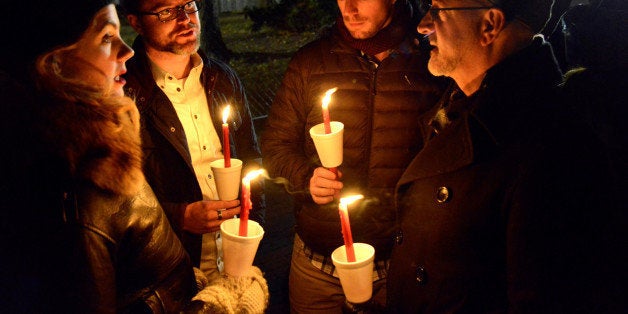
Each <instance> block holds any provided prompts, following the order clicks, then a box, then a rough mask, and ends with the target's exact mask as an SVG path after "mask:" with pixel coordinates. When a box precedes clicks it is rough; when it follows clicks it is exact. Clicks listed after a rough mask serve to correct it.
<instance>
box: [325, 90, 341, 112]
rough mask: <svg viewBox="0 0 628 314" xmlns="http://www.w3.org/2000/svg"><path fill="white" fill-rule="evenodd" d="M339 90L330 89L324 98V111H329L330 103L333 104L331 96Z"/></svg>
mask: <svg viewBox="0 0 628 314" xmlns="http://www.w3.org/2000/svg"><path fill="white" fill-rule="evenodd" d="M337 90H338V87H334V88H332V89H328V90H327V91H326V92H325V96H324V97H323V109H327V107H328V106H329V103H330V102H331V94H333V93H335V92H336V91H337Z"/></svg>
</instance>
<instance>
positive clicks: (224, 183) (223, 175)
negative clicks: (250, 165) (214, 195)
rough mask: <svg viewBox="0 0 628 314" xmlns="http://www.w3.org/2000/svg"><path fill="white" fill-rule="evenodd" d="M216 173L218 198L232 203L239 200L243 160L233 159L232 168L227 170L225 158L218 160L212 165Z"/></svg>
mask: <svg viewBox="0 0 628 314" xmlns="http://www.w3.org/2000/svg"><path fill="white" fill-rule="evenodd" d="M209 165H210V167H211V168H212V172H213V173H214V181H215V182H216V190H218V198H220V199H221V200H223V201H231V200H235V199H237V198H238V194H239V193H240V182H241V180H240V179H241V176H242V160H240V159H235V158H231V167H228V168H225V160H224V158H221V159H216V160H214V161H212V162H211V163H210V164H209Z"/></svg>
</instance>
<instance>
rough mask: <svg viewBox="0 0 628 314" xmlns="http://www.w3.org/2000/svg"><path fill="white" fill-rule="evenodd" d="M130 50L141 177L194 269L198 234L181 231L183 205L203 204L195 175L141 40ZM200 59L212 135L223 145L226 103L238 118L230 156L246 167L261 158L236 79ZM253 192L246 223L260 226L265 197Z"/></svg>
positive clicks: (129, 89)
mask: <svg viewBox="0 0 628 314" xmlns="http://www.w3.org/2000/svg"><path fill="white" fill-rule="evenodd" d="M133 50H135V56H134V57H133V58H132V59H131V60H129V61H128V62H127V68H128V73H127V75H126V78H127V84H126V86H125V89H126V92H127V94H128V95H130V96H132V97H134V98H135V99H136V102H137V107H138V109H139V111H140V115H141V136H142V149H143V150H144V173H145V175H146V179H147V180H148V182H149V183H150V185H151V187H152V188H153V190H154V191H155V194H156V195H157V199H159V202H160V203H161V205H162V206H163V208H164V210H165V211H166V214H167V215H168V218H169V220H170V222H171V224H172V225H173V228H174V229H175V231H176V232H177V234H178V235H179V237H180V238H181V241H182V242H183V244H184V246H185V248H186V249H187V250H188V253H189V254H190V257H191V258H192V261H193V262H194V265H197V266H198V265H199V264H200V254H201V235H198V234H192V233H190V232H187V231H184V230H183V229H182V228H183V214H184V211H185V206H187V204H189V203H193V202H196V201H201V200H202V199H203V195H202V193H201V187H200V186H199V184H198V181H197V178H196V175H195V174H194V168H193V167H192V159H191V156H190V152H189V150H188V145H187V140H186V138H185V132H184V130H183V125H181V122H180V121H179V118H178V116H177V113H176V111H175V110H174V107H173V106H172V103H171V102H170V100H169V99H168V97H167V96H166V94H165V93H164V92H163V91H162V90H161V89H160V88H159V87H158V86H157V84H156V83H155V80H154V79H153V74H152V72H151V68H150V60H149V59H148V57H147V55H146V52H145V48H144V44H143V42H142V39H141V38H140V37H138V38H137V39H136V40H135V43H134V44H133ZM201 57H202V58H203V63H204V65H203V70H202V73H201V83H202V84H203V86H204V87H205V93H206V96H207V102H208V104H209V112H210V114H211V117H212V119H213V123H214V127H215V129H216V132H217V134H219V138H220V140H221V141H222V136H220V134H222V127H221V125H222V110H223V108H224V106H226V105H227V104H230V105H231V116H232V117H236V118H235V119H234V120H235V121H234V122H233V123H230V125H229V129H230V132H229V135H230V142H231V156H232V158H238V159H240V160H242V161H243V162H244V163H245V165H246V164H247V163H248V164H250V163H252V162H254V160H255V159H256V158H259V157H260V153H259V148H258V147H257V139H256V136H255V131H254V129H253V123H252V120H251V114H250V112H249V109H248V103H247V100H246V97H245V94H244V90H243V87H242V85H241V84H240V80H239V79H238V78H237V76H236V74H235V72H233V70H231V69H230V68H229V67H228V66H227V65H225V64H223V63H221V62H219V61H217V60H213V59H211V60H210V59H208V58H206V57H205V56H204V55H203V54H202V53H201ZM256 188H257V189H256V190H254V191H253V194H252V202H253V210H251V213H250V217H249V218H250V219H252V220H255V221H258V222H261V223H263V221H262V220H263V219H262V217H263V216H262V215H261V213H263V211H264V202H263V196H262V195H261V187H260V186H257V187H256Z"/></svg>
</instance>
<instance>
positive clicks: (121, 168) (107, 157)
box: [36, 97, 144, 196]
mask: <svg viewBox="0 0 628 314" xmlns="http://www.w3.org/2000/svg"><path fill="white" fill-rule="evenodd" d="M94 103H96V104H97V105H94V104H86V103H84V102H73V101H68V100H62V99H60V98H55V99H49V98H48V99H43V100H42V101H38V104H39V105H40V106H41V107H42V108H38V109H39V110H37V111H36V112H39V113H41V118H42V119H41V120H40V123H39V126H40V128H41V131H42V133H43V136H44V138H45V139H46V143H49V144H50V147H49V149H50V150H51V151H52V153H53V154H54V155H56V157H58V158H60V159H61V161H62V164H64V168H66V170H63V171H64V172H65V173H68V174H69V177H70V180H71V182H74V183H72V184H77V183H78V184H80V182H91V183H92V184H94V185H96V186H97V187H99V188H101V189H103V190H107V191H110V192H113V193H116V194H121V195H127V196H130V195H134V194H135V193H137V191H139V188H140V186H141V184H142V182H143V181H144V175H143V173H142V149H141V142H140V136H139V114H138V112H137V108H136V107H135V103H134V102H133V101H132V100H131V99H130V98H127V97H115V98H109V99H101V100H98V101H94Z"/></svg>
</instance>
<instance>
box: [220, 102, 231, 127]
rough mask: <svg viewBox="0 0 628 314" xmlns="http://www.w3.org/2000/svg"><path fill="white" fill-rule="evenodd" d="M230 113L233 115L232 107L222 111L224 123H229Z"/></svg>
mask: <svg viewBox="0 0 628 314" xmlns="http://www.w3.org/2000/svg"><path fill="white" fill-rule="evenodd" d="M230 113H231V106H229V105H227V106H226V107H225V109H223V110H222V123H227V120H228V119H229V114H230Z"/></svg>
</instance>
